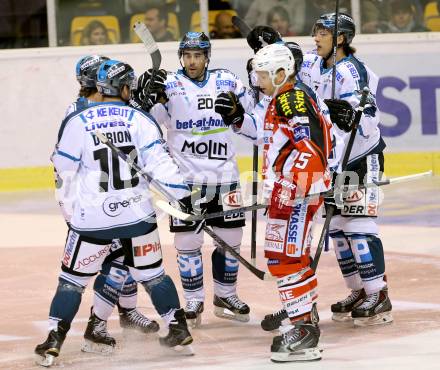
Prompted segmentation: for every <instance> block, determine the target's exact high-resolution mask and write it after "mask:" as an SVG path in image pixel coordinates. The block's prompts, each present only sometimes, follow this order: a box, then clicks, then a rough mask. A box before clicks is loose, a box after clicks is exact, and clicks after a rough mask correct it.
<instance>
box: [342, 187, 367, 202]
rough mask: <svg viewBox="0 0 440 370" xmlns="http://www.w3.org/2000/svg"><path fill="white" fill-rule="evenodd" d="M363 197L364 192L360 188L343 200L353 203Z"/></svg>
mask: <svg viewBox="0 0 440 370" xmlns="http://www.w3.org/2000/svg"><path fill="white" fill-rule="evenodd" d="M363 197H364V192H363V191H362V190H356V191H354V192H353V193H351V194H350V195H349V196H348V197H347V198H346V199H345V201H346V202H347V203H355V202H359V201H360V200H362V198H363Z"/></svg>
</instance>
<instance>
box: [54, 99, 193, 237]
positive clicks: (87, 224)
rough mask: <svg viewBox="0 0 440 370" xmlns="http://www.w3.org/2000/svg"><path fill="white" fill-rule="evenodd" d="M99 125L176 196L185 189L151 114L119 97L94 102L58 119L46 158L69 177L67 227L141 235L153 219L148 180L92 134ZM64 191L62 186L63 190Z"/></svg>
mask: <svg viewBox="0 0 440 370" xmlns="http://www.w3.org/2000/svg"><path fill="white" fill-rule="evenodd" d="M98 129H99V130H101V131H102V132H103V133H104V134H105V135H106V136H107V137H108V138H109V140H110V141H111V142H113V144H115V145H116V146H118V147H119V148H120V149H121V150H122V151H123V152H124V153H126V154H130V156H131V157H133V158H135V161H136V162H137V164H138V165H139V166H140V167H141V168H143V171H144V172H145V173H147V174H149V175H150V176H151V177H153V178H154V179H156V180H157V181H159V182H161V184H162V185H163V186H164V187H166V188H167V189H168V190H169V191H170V192H171V193H172V194H174V196H175V198H176V199H180V198H182V197H184V196H187V195H189V194H190V192H189V189H188V186H187V185H185V184H184V183H183V177H182V176H181V174H180V173H179V170H178V168H177V165H176V164H175V163H174V161H173V160H172V158H171V157H170V156H169V153H168V151H167V147H166V144H165V141H164V140H163V138H162V132H161V130H160V128H159V126H158V125H157V123H156V122H155V120H154V119H153V118H152V117H151V116H149V115H147V114H145V113H144V112H142V111H139V110H136V109H134V108H131V107H128V106H126V105H125V103H123V102H107V103H98V104H94V105H92V106H89V107H87V108H86V109H84V110H82V111H78V112H76V114H72V115H71V116H68V117H67V119H66V120H65V121H64V122H63V124H62V126H61V128H60V133H59V135H58V137H59V140H58V143H57V145H56V150H55V152H54V154H53V156H52V161H53V164H54V166H55V169H56V171H57V174H58V176H59V177H60V179H59V180H60V181H59V183H58V186H60V187H63V186H68V184H69V183H71V182H72V181H75V182H76V184H77V186H76V187H75V188H76V191H75V193H76V194H74V202H73V215H72V217H71V221H70V224H71V227H72V229H74V230H75V231H77V232H78V233H79V234H82V235H87V236H91V237H95V238H99V239H113V238H123V237H132V236H137V235H141V234H142V233H144V231H145V230H146V227H147V223H146V221H147V220H148V221H149V222H150V223H153V222H154V220H152V219H151V217H153V216H154V209H153V207H152V204H151V200H150V196H149V192H148V190H147V188H148V184H147V182H146V181H145V179H144V178H143V177H142V176H135V171H134V170H132V169H130V167H129V166H128V164H127V163H125V162H124V161H123V160H121V159H119V157H118V156H117V155H115V154H114V153H112V152H111V150H110V149H109V148H108V147H107V146H106V145H104V144H102V143H101V142H100V140H99V139H98V138H97V137H96V136H95V135H94V132H95V130H98ZM66 193H68V192H66Z"/></svg>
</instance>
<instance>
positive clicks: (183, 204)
mask: <svg viewBox="0 0 440 370" xmlns="http://www.w3.org/2000/svg"><path fill="white" fill-rule="evenodd" d="M179 207H180V209H181V211H182V212H185V213H191V212H192V211H193V206H192V202H191V195H188V196H186V197H184V198H182V199H179Z"/></svg>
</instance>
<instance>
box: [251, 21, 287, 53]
mask: <svg viewBox="0 0 440 370" xmlns="http://www.w3.org/2000/svg"><path fill="white" fill-rule="evenodd" d="M246 39H247V43H248V45H249V46H250V47H251V48H252V50H253V51H254V53H257V52H258V50H260V49H262V48H263V47H265V46H267V45H270V44H274V43H276V42H280V41H283V40H282V39H281V35H280V33H279V32H278V31H275V30H274V29H273V28H272V27H269V26H257V27H255V28H254V29H253V30H252V31H251V32H249V34H248V35H247V38H246Z"/></svg>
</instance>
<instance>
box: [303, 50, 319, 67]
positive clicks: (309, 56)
mask: <svg viewBox="0 0 440 370" xmlns="http://www.w3.org/2000/svg"><path fill="white" fill-rule="evenodd" d="M320 58H321V57H320V56H319V55H317V54H314V53H310V52H309V53H305V54H304V56H303V62H302V64H301V68H312V66H313V65H314V64H316V63H317V62H318V61H319V60H320Z"/></svg>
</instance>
